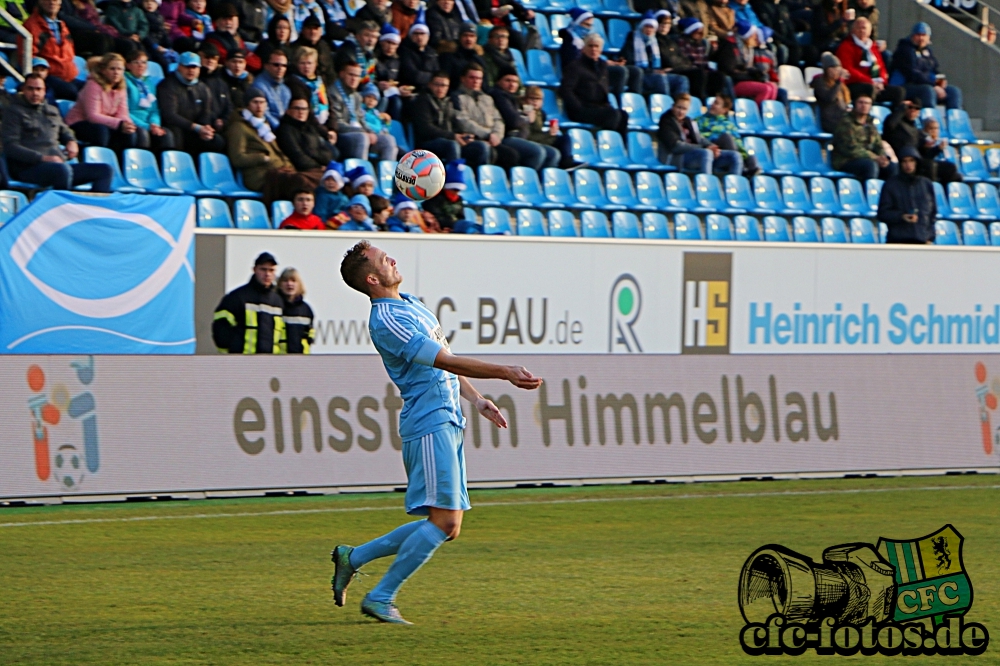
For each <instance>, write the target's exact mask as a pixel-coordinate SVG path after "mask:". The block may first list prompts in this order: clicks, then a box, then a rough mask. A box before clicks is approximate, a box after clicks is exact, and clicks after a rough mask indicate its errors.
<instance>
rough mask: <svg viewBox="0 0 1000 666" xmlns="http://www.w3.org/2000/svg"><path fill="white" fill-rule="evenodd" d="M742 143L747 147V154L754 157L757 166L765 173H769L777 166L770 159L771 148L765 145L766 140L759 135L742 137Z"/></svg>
mask: <svg viewBox="0 0 1000 666" xmlns="http://www.w3.org/2000/svg"><path fill="white" fill-rule="evenodd" d="M743 145H744V147H745V148H746V149H747V154H748V155H753V156H754V157H756V158H757V166H759V167H760V168H761V169H763V170H764V171H765V172H766V173H771V172H772V171H774V170H775V169H776V168H777V167H775V166H774V162H773V161H772V160H771V150H770V149H769V148H768V147H767V141H766V140H764V139H762V138H760V137H759V136H748V137H746V138H744V139H743Z"/></svg>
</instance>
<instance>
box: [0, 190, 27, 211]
mask: <svg viewBox="0 0 1000 666" xmlns="http://www.w3.org/2000/svg"><path fill="white" fill-rule="evenodd" d="M0 195H2V196H4V197H7V199H9V200H10V203H11V204H13V207H14V213H20V212H21V211H23V210H24V209H25V208H27V207H28V195H26V194H25V193H24V192H18V191H17V190H0Z"/></svg>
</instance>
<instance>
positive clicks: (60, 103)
mask: <svg viewBox="0 0 1000 666" xmlns="http://www.w3.org/2000/svg"><path fill="white" fill-rule="evenodd" d="M75 105H76V102H73V101H71V100H68V99H57V100H56V108H58V109H59V115H60V116H62V117H63V118H65V117H66V114H67V113H69V110H70V109H72V108H73V107H74V106H75Z"/></svg>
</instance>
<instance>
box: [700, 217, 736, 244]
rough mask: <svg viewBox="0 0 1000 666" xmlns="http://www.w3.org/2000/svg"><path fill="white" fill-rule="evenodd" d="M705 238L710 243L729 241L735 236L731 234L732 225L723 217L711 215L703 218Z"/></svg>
mask: <svg viewBox="0 0 1000 666" xmlns="http://www.w3.org/2000/svg"><path fill="white" fill-rule="evenodd" d="M705 231H706V233H705V237H706V238H707V239H708V240H710V241H731V240H734V239H735V237H736V234H734V233H733V223H732V221H731V220H730V219H729V218H728V217H726V216H725V215H716V214H714V213H713V214H711V215H709V216H708V217H706V218H705Z"/></svg>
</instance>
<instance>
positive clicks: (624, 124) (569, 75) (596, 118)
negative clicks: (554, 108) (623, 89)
mask: <svg viewBox="0 0 1000 666" xmlns="http://www.w3.org/2000/svg"><path fill="white" fill-rule="evenodd" d="M603 48H604V40H603V39H602V38H601V36H600V35H598V34H596V33H590V34H589V35H587V36H586V37H585V38H584V40H583V53H582V54H581V56H580V57H579V58H577V59H576V60H574V61H573V62H571V63H570V64H569V66H567V67H566V68H565V69H564V70H563V78H562V84H561V85H560V86H559V95H560V96H561V97H562V100H563V105H564V107H565V108H566V115H567V116H568V117H569V119H570V120H572V121H574V122H578V123H587V124H588V125H597V126H598V127H600V128H601V129H609V130H617V131H618V132H619V133H621V135H622V136H623V137H626V136H628V113H627V112H625V111H622V110H621V109H615V108H614V107H612V106H611V104H609V103H608V64H607V63H606V62H605V61H603V60H601V51H602V49H603Z"/></svg>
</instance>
